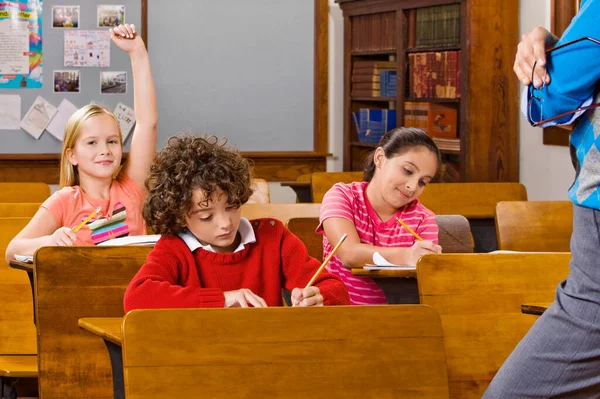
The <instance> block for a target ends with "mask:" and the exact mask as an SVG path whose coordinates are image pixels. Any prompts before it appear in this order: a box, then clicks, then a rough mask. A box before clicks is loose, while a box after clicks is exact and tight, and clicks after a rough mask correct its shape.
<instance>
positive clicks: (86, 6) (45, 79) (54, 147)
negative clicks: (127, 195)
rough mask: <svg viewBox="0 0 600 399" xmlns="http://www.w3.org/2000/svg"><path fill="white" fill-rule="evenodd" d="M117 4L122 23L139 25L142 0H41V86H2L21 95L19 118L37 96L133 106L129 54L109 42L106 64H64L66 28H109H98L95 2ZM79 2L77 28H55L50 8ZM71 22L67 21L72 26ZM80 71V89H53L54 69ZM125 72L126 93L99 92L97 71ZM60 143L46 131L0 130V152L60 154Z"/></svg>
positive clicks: (55, 100)
mask: <svg viewBox="0 0 600 399" xmlns="http://www.w3.org/2000/svg"><path fill="white" fill-rule="evenodd" d="M106 4H119V5H124V6H125V22H127V23H133V24H136V26H138V30H140V31H141V28H142V26H141V25H142V6H141V0H118V1H116V2H115V1H109V2H107V1H102V0H44V1H43V3H42V7H43V8H42V40H43V42H42V43H43V61H42V62H43V65H42V87H41V88H17V89H10V88H9V89H6V88H1V89H0V94H12V95H18V96H20V97H21V112H20V113H21V117H24V116H25V114H26V112H27V111H28V110H29V108H30V106H31V105H32V104H33V102H34V101H35V100H36V98H37V97H38V96H42V97H43V98H44V99H45V100H46V101H48V102H49V103H51V104H52V105H54V106H55V107H58V105H59V104H60V102H61V101H62V99H63V98H65V99H67V100H69V101H70V102H71V103H73V105H75V106H76V107H78V108H79V107H82V106H84V105H86V104H89V103H90V102H92V101H94V102H96V103H98V104H102V105H105V106H106V107H108V108H110V109H113V110H114V109H115V107H116V106H117V104H118V103H123V104H125V105H127V106H129V107H133V77H132V76H131V63H130V61H129V56H128V55H127V54H126V53H125V52H123V51H121V50H120V49H118V48H117V47H116V46H115V45H113V44H112V43H111V45H110V46H111V48H110V66H109V67H70V66H68V67H65V61H64V54H63V50H64V36H65V32H66V31H76V30H79V31H82V30H105V31H107V30H108V29H109V28H108V27H98V21H97V9H98V5H106ZM77 5H79V15H78V21H77V25H78V28H74V27H69V28H55V27H53V26H52V25H53V24H52V20H53V18H52V17H53V12H52V11H53V7H55V6H58V7H60V6H77ZM72 23H73V21H70V22H69V25H71V24H72ZM74 70H79V92H78V93H77V92H56V93H55V92H54V90H55V88H54V71H74ZM107 71H108V72H110V71H114V72H126V79H127V82H126V92H125V93H110V94H108V93H106V94H102V93H101V83H100V72H107ZM129 141H130V140H127V141H126V142H125V151H128V149H129ZM61 148H62V142H61V141H60V140H58V139H57V138H55V137H54V136H52V135H51V134H49V133H48V132H47V131H45V132H44V133H42V135H41V136H40V138H39V139H35V138H34V137H32V136H31V135H29V134H28V133H26V132H25V131H24V130H22V129H16V130H0V154H59V153H60V152H61Z"/></svg>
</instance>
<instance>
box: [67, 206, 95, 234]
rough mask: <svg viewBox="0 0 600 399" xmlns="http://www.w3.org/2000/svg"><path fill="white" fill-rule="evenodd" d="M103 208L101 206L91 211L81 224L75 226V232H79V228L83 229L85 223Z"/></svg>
mask: <svg viewBox="0 0 600 399" xmlns="http://www.w3.org/2000/svg"><path fill="white" fill-rule="evenodd" d="M101 209H102V207H101V206H99V207H98V208H96V209H94V211H93V212H92V213H90V216H88V217H86V218H85V220H84V221H83V222H81V223H80V224H79V226H77V227H75V228H74V229H73V233H77V232H78V231H79V229H81V228H82V227H83V226H85V224H86V223H87V222H88V221H89V220H90V219H91V218H93V217H94V216H95V215H96V214H97V213H98V212H100V210H101Z"/></svg>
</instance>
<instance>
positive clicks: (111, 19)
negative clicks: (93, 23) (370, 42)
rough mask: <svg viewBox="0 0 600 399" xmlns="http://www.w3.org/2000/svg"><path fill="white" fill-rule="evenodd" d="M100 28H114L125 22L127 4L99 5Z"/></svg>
mask: <svg viewBox="0 0 600 399" xmlns="http://www.w3.org/2000/svg"><path fill="white" fill-rule="evenodd" d="M97 15H98V17H97V18H98V28H112V27H115V26H119V25H121V24H124V23H125V6H123V5H99V6H98V12H97Z"/></svg>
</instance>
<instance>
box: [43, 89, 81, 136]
mask: <svg viewBox="0 0 600 399" xmlns="http://www.w3.org/2000/svg"><path fill="white" fill-rule="evenodd" d="M75 111H77V107H76V106H75V105H73V103H72V102H70V101H69V100H67V99H66V98H64V99H63V100H62V101H61V102H60V104H59V105H58V108H57V112H56V115H54V118H52V121H50V124H49V125H48V127H47V128H46V130H47V131H48V133H50V134H51V135H53V136H54V137H56V138H57V139H59V140H60V141H63V140H64V139H65V126H66V125H67V121H68V120H69V118H70V117H71V115H73V114H74V113H75Z"/></svg>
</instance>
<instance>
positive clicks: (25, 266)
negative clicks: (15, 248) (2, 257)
mask: <svg viewBox="0 0 600 399" xmlns="http://www.w3.org/2000/svg"><path fill="white" fill-rule="evenodd" d="M9 266H10V267H12V268H13V269H19V270H25V271H26V272H33V263H26V262H20V261H18V260H11V261H10V263H9Z"/></svg>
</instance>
